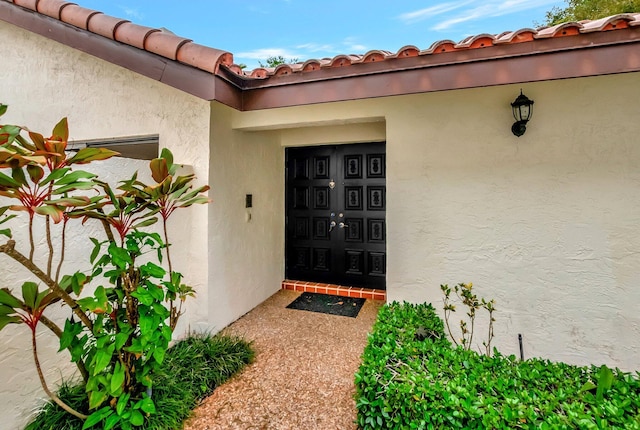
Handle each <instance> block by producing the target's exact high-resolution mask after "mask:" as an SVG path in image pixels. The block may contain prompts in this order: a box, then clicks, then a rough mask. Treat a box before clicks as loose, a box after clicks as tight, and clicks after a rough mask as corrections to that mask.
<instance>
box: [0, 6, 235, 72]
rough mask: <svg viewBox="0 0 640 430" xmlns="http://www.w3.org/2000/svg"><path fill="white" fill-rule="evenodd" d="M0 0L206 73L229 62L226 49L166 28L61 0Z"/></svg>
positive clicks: (230, 59)
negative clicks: (197, 40)
mask: <svg viewBox="0 0 640 430" xmlns="http://www.w3.org/2000/svg"><path fill="white" fill-rule="evenodd" d="M3 1H7V2H9V3H13V4H15V5H16V6H21V7H23V8H25V9H30V10H32V11H34V12H38V13H41V14H43V15H47V16H49V17H51V18H54V19H57V20H60V21H62V22H64V23H66V24H70V25H72V26H74V27H78V28H81V29H83V30H88V31H90V32H92V33H95V34H98V35H100V36H104V37H107V38H109V39H112V40H116V41H118V42H120V43H124V44H126V45H130V46H133V47H135V48H138V49H144V50H146V51H148V52H151V53H154V54H157V55H160V56H162V57H165V58H168V59H170V60H177V61H179V62H181V63H184V64H187V65H189V66H192V67H196V68H198V69H201V70H204V71H206V72H209V73H217V71H218V68H219V66H220V65H221V64H224V65H225V66H227V67H228V66H231V65H232V64H233V55H232V54H231V53H229V52H227V51H223V50H220V49H214V48H209V47H207V46H204V45H199V44H197V43H193V42H191V40H189V39H185V38H182V37H179V36H176V35H174V34H172V33H170V32H168V31H164V30H162V29H154V28H149V27H145V26H142V25H138V24H133V23H131V22H130V21H128V20H126V19H121V18H116V17H113V16H110V15H105V14H104V13H102V12H97V11H94V10H91V9H87V8H84V7H81V6H78V5H76V4H75V3H71V2H67V1H64V0H3Z"/></svg>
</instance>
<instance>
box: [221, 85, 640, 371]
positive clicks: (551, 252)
mask: <svg viewBox="0 0 640 430" xmlns="http://www.w3.org/2000/svg"><path fill="white" fill-rule="evenodd" d="M639 83H640V76H639V75H638V74H626V75H615V76H603V77H594V78H583V79H573V80H563V81H554V82H546V83H536V84H524V85H522V88H523V89H524V92H525V94H526V95H527V96H529V97H530V98H531V99H533V100H534V101H535V106H534V113H533V118H532V121H531V122H530V124H529V127H528V130H527V132H526V134H525V135H524V136H522V137H520V138H516V137H515V136H513V135H512V134H511V131H510V127H511V124H512V123H513V117H512V115H511V108H510V103H511V102H512V101H513V100H514V99H515V97H516V96H517V95H518V94H519V91H520V86H513V85H511V86H502V87H493V88H481V89H472V90H460V91H450V92H442V93H431V94H423V95H413V96H405V97H391V98H380V99H375V100H363V101H354V102H345V103H333V104H325V105H314V106H303V107H298V108H285V109H274V110H269V111H258V112H245V113H239V112H236V113H234V115H233V119H232V124H233V126H234V128H236V129H237V130H278V129H280V130H282V136H283V141H287V142H289V141H290V140H287V139H286V136H291V135H292V133H293V132H292V131H291V129H296V131H295V136H296V138H297V139H299V142H300V143H299V144H305V143H304V141H305V138H304V135H305V133H306V134H307V139H308V140H309V141H310V142H313V143H321V142H319V140H318V139H317V138H316V137H315V136H316V135H315V134H314V127H313V125H314V124H318V125H322V127H327V126H330V125H331V124H335V125H336V126H337V125H341V124H345V123H358V122H360V123H363V124H365V125H366V124H371V125H372V127H373V126H375V127H377V126H378V124H379V123H378V122H376V121H380V119H383V120H384V121H385V124H386V140H387V190H388V192H387V196H388V202H387V222H388V224H387V238H388V242H387V251H388V261H387V286H388V300H409V301H413V302H420V301H428V302H432V303H434V305H435V306H436V307H437V308H440V307H441V303H442V300H441V293H440V289H439V285H440V284H441V283H448V284H450V285H451V284H455V283H458V282H463V281H464V282H473V283H474V285H475V289H476V290H477V293H478V294H479V295H481V296H484V297H486V298H494V299H496V301H497V308H498V313H497V314H496V318H497V323H496V328H495V334H496V338H495V340H494V344H495V345H496V346H497V347H498V348H499V349H500V350H501V351H503V352H504V353H508V354H510V353H516V354H517V352H518V341H517V335H518V333H521V334H522V335H523V337H524V354H525V356H526V357H531V356H540V357H547V358H550V359H552V360H564V361H567V362H569V363H576V364H586V363H596V364H598V363H607V364H609V365H614V366H619V367H621V368H623V369H628V370H631V369H638V364H637V356H638V353H640V342H639V341H638V339H640V315H639V314H638V312H637V304H638V303H640V290H639V289H638V288H636V285H637V284H638V281H640V279H639V278H640V275H639V271H638V268H639V267H640V253H638V249H640V228H639V227H640V203H638V198H637V196H638V194H639V191H640V170H638V168H637V166H638V165H639V164H640V146H638V145H637V127H636V125H635V124H637V121H638V118H639V117H640V104H638V102H637V100H638V99H639V96H640V85H639ZM372 121H373V122H372ZM350 139H352V140H353V141H357V140H358V139H356V138H354V136H352V135H351V136H350ZM480 322H481V324H480V332H481V333H484V331H485V329H486V321H480Z"/></svg>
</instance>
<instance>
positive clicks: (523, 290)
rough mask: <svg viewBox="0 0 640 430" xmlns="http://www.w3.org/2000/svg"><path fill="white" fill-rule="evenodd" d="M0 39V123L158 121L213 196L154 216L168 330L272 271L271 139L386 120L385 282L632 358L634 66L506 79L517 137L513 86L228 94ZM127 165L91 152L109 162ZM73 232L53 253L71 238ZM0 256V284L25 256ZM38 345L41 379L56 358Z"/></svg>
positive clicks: (4, 349)
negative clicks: (184, 291) (203, 94)
mask: <svg viewBox="0 0 640 430" xmlns="http://www.w3.org/2000/svg"><path fill="white" fill-rule="evenodd" d="M0 40H3V41H7V40H11V43H3V44H2V45H0V55H2V58H3V67H1V68H0V97H1V99H0V101H2V102H3V103H5V104H8V105H10V110H9V113H8V114H7V115H6V116H4V117H3V122H9V123H19V124H26V125H28V126H29V127H30V128H33V129H35V130H39V131H40V130H41V131H44V132H46V131H48V130H49V129H50V128H51V127H52V126H53V125H54V124H55V123H56V122H57V121H58V120H59V119H60V117H61V116H65V115H66V116H68V117H69V123H70V127H71V132H72V138H74V139H91V138H106V137H115V136H126V135H138V134H151V133H153V134H156V133H157V134H159V135H160V145H161V146H166V147H169V148H170V149H171V150H172V151H173V152H174V155H175V159H176V161H177V162H179V163H184V164H187V165H189V168H191V169H193V171H194V173H195V174H196V175H197V176H198V178H200V181H201V183H203V182H205V181H208V182H209V184H210V185H211V186H212V190H211V191H210V196H211V198H212V199H213V203H212V204H210V205H207V206H200V207H196V208H193V209H191V210H189V211H187V212H183V213H182V214H181V215H180V216H179V217H178V218H177V219H174V221H173V224H172V227H173V230H174V232H175V233H174V237H175V240H174V243H175V247H176V248H179V249H181V250H182V251H181V252H180V253H179V254H177V255H176V257H175V261H174V263H175V265H176V266H177V267H178V268H179V269H180V270H181V271H182V272H183V273H184V274H185V275H187V280H188V281H189V282H190V283H191V284H192V285H193V286H194V287H195V288H196V290H197V292H198V297H197V299H196V300H193V301H191V303H190V305H189V307H188V310H187V314H186V318H185V319H183V320H182V322H181V326H180V327H179V331H180V332H184V331H186V330H188V329H209V330H213V331H217V330H219V329H221V328H223V327H224V326H226V325H227V324H228V323H230V322H231V321H233V320H235V319H237V318H238V317H239V316H240V315H242V314H244V313H246V312H248V311H249V310H250V309H251V308H253V307H254V306H256V305H257V304H259V303H260V302H262V301H263V300H265V299H266V298H267V297H269V296H270V295H271V294H272V293H273V292H275V290H277V289H278V287H279V283H280V281H281V280H282V277H283V273H284V270H283V267H284V147H286V146H297V145H309V144H324V143H353V142H363V141H369V140H371V141H378V140H381V139H386V142H387V190H388V192H387V197H388V201H387V238H388V241H387V250H388V260H387V286H388V299H389V300H409V301H413V302H421V301H430V302H433V303H434V304H435V305H436V307H438V308H439V307H440V303H441V294H440V290H439V285H440V284H441V283H449V284H455V283H457V282H461V281H465V282H469V281H471V282H473V283H474V285H475V288H476V289H477V292H478V294H480V295H482V296H484V297H487V298H495V299H496V301H497V308H498V313H497V314H496V319H497V323H496V339H495V345H496V346H497V347H498V348H499V349H500V350H502V351H503V352H505V353H516V352H517V348H518V344H517V335H518V333H521V334H523V336H524V352H525V356H527V357H530V356H541V357H546V358H549V359H552V360H564V361H567V362H570V363H576V364H586V363H595V364H600V363H606V364H609V365H614V366H619V367H621V368H623V369H627V370H632V369H638V363H637V359H636V357H637V356H638V353H640V342H638V339H640V314H639V313H638V303H640V289H638V288H637V285H638V282H639V281H640V279H639V278H640V276H639V274H638V273H639V271H638V268H639V267H640V253H639V252H638V249H640V229H639V228H638V227H639V226H640V203H638V199H637V196H638V191H640V190H639V189H640V170H639V169H638V168H637V166H638V165H639V164H640V146H638V145H637V126H636V124H637V119H638V117H640V107H639V105H638V102H637V100H639V99H640V85H639V83H640V75H639V74H637V73H636V74H626V75H615V76H603V77H596V78H583V79H574V80H563V81H555V82H547V83H536V84H523V85H522V88H523V90H524V92H525V94H526V95H528V96H529V97H530V98H531V99H533V100H535V107H534V115H533V119H532V121H531V123H530V125H529V127H528V131H527V133H526V134H525V135H524V136H522V137H521V138H516V137H514V136H513V135H512V134H511V132H510V127H511V123H512V122H513V119H512V116H511V111H510V106H509V104H510V103H511V102H512V101H513V99H514V98H515V97H516V96H517V95H518V93H519V90H520V86H514V85H510V86H502V87H493V88H481V89H472V90H461V91H449V92H443V93H431V94H424V95H413V96H404V97H392V98H380V99H372V100H362V101H356V102H344V103H332V104H324V105H313V106H301V107H297V108H284V109H273V110H268V111H256V112H244V113H241V112H237V111H233V110H232V109H230V108H228V107H225V106H222V105H219V104H217V103H213V104H211V103H209V102H205V101H202V100H199V99H196V98H194V97H192V96H189V95H187V94H184V93H181V92H179V91H177V90H175V89H172V88H168V87H166V86H164V85H162V84H160V83H158V82H155V81H152V80H149V79H146V78H144V77H140V76H138V75H136V74H133V73H131V72H129V71H127V70H124V69H122V68H119V67H117V66H114V65H111V64H109V63H106V62H104V61H102V60H98V59H96V58H93V57H90V56H88V55H86V54H83V53H80V52H77V51H74V50H72V49H70V48H67V47H63V46H61V45H59V44H57V43H55V42H52V41H49V40H47V39H44V38H42V37H39V36H37V35H33V34H30V33H28V32H25V31H23V30H20V29H18V28H16V27H13V26H11V25H9V24H6V23H0ZM136 167H138V165H137V163H136V162H122V161H121V162H116V163H115V164H111V165H108V164H106V165H104V169H105V173H110V174H111V175H112V179H113V180H115V179H117V178H121V177H123V176H127V175H129V174H130V173H131V172H132V170H133V169H134V168H136ZM245 194H252V195H253V203H254V205H253V206H254V207H253V208H251V210H249V211H247V209H245V207H244V202H245ZM249 212H250V215H251V220H250V221H247V217H248V213H249ZM89 228H92V227H89ZM96 234H99V233H98V232H96ZM73 248H74V249H75V250H76V252H77V254H74V255H75V256H70V257H69V259H68V263H69V265H70V266H71V267H73V266H74V265H81V264H82V262H83V261H85V259H86V252H87V251H86V249H84V245H80V244H78V246H75V247H73ZM0 264H2V265H1V266H0V270H1V272H0V279H1V280H2V282H3V283H4V282H8V283H13V282H16V281H19V280H21V279H23V278H24V277H25V275H26V274H25V273H24V272H22V271H21V270H19V269H18V268H16V267H15V266H12V265H7V264H5V262H0ZM485 328H486V321H480V324H479V329H480V331H481V332H483V331H484V330H485ZM18 329H20V328H18ZM20 333H24V332H23V331H22V330H20ZM20 333H19V331H18V330H16V328H14V327H10V328H8V329H6V330H3V332H2V333H0V365H1V366H0V377H1V378H2V379H3V380H5V381H7V382H6V384H5V385H3V386H2V387H0V416H2V417H3V426H5V427H6V428H8V429H14V428H19V427H20V425H21V424H22V423H24V422H25V420H26V419H27V417H28V415H29V413H30V411H31V410H32V409H34V408H35V407H37V405H38V404H39V400H38V396H42V392H41V390H40V388H39V387H38V384H37V381H36V377H35V372H34V371H33V369H32V367H31V366H30V364H29V360H30V359H31V358H30V356H29V352H28V351H29V348H28V344H26V343H25V342H23V341H22V339H21V336H20ZM43 334H45V335H47V336H41V338H42V340H43V342H42V345H41V349H42V350H43V353H44V350H46V349H47V348H46V344H45V337H46V338H48V334H47V333H43ZM54 346H55V345H54ZM45 354H46V353H45ZM27 358H28V359H27ZM43 361H44V363H45V367H46V368H47V374H48V375H49V376H50V379H51V381H52V382H54V381H55V379H57V378H58V377H59V376H60V375H61V374H68V373H69V371H70V369H69V368H68V367H64V366H62V365H61V363H63V362H64V361H65V360H61V359H58V358H55V357H54V356H53V355H45V356H43ZM60 366H62V367H60ZM5 427H3V428H5Z"/></svg>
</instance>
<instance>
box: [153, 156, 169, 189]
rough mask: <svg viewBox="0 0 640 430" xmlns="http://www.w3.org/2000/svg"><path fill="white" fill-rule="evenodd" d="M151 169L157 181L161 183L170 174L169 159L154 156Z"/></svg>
mask: <svg viewBox="0 0 640 430" xmlns="http://www.w3.org/2000/svg"><path fill="white" fill-rule="evenodd" d="M149 168H150V169H151V176H152V177H153V180H154V181H156V182H157V183H161V182H162V181H164V180H165V179H166V177H167V176H169V168H168V167H167V160H165V159H164V158H154V159H153V160H151V162H150V163H149Z"/></svg>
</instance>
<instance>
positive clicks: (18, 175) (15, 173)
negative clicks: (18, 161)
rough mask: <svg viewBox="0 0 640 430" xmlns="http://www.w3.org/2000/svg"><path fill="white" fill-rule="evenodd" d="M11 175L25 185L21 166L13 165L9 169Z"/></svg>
mask: <svg viewBox="0 0 640 430" xmlns="http://www.w3.org/2000/svg"><path fill="white" fill-rule="evenodd" d="M11 177H12V178H13V179H15V180H16V182H19V183H20V184H21V185H27V177H26V176H25V174H24V171H23V170H22V168H21V167H14V168H13V169H11Z"/></svg>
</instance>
